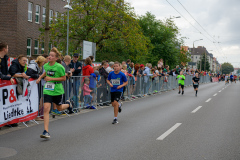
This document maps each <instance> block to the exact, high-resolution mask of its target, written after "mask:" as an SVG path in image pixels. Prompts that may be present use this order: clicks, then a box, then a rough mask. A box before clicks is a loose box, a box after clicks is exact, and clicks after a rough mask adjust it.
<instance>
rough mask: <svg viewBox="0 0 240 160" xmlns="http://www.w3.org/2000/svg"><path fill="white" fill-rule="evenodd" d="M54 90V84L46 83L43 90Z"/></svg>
mask: <svg viewBox="0 0 240 160" xmlns="http://www.w3.org/2000/svg"><path fill="white" fill-rule="evenodd" d="M54 88H55V84H54V83H51V82H47V83H46V84H45V90H49V91H54Z"/></svg>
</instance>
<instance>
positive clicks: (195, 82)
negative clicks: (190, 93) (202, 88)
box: [192, 73, 200, 97]
mask: <svg viewBox="0 0 240 160" xmlns="http://www.w3.org/2000/svg"><path fill="white" fill-rule="evenodd" d="M192 81H193V88H194V91H196V94H195V96H196V97H197V92H198V86H199V81H200V78H199V74H198V73H196V75H195V77H193V78H192Z"/></svg>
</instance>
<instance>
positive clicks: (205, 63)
mask: <svg viewBox="0 0 240 160" xmlns="http://www.w3.org/2000/svg"><path fill="white" fill-rule="evenodd" d="M204 54H205V63H204V71H206V57H207V56H206V50H205V53H204Z"/></svg>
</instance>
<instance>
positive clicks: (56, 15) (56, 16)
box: [55, 12, 59, 21]
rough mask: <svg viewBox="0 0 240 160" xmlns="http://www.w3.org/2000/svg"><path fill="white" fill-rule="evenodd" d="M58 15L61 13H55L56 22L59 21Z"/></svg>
mask: <svg viewBox="0 0 240 160" xmlns="http://www.w3.org/2000/svg"><path fill="white" fill-rule="evenodd" d="M58 15H59V13H58V12H55V21H57V19H58Z"/></svg>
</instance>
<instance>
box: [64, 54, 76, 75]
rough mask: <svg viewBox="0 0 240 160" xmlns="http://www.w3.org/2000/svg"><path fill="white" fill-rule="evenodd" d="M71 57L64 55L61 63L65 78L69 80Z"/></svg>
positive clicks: (71, 69)
mask: <svg viewBox="0 0 240 160" xmlns="http://www.w3.org/2000/svg"><path fill="white" fill-rule="evenodd" d="M70 63H71V57H70V56H69V55H66V56H65V57H64V59H63V61H62V66H63V67H64V68H65V74H66V77H67V78H68V79H69V78H70V77H71V76H72V71H73V70H74V69H73V68H70Z"/></svg>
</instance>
